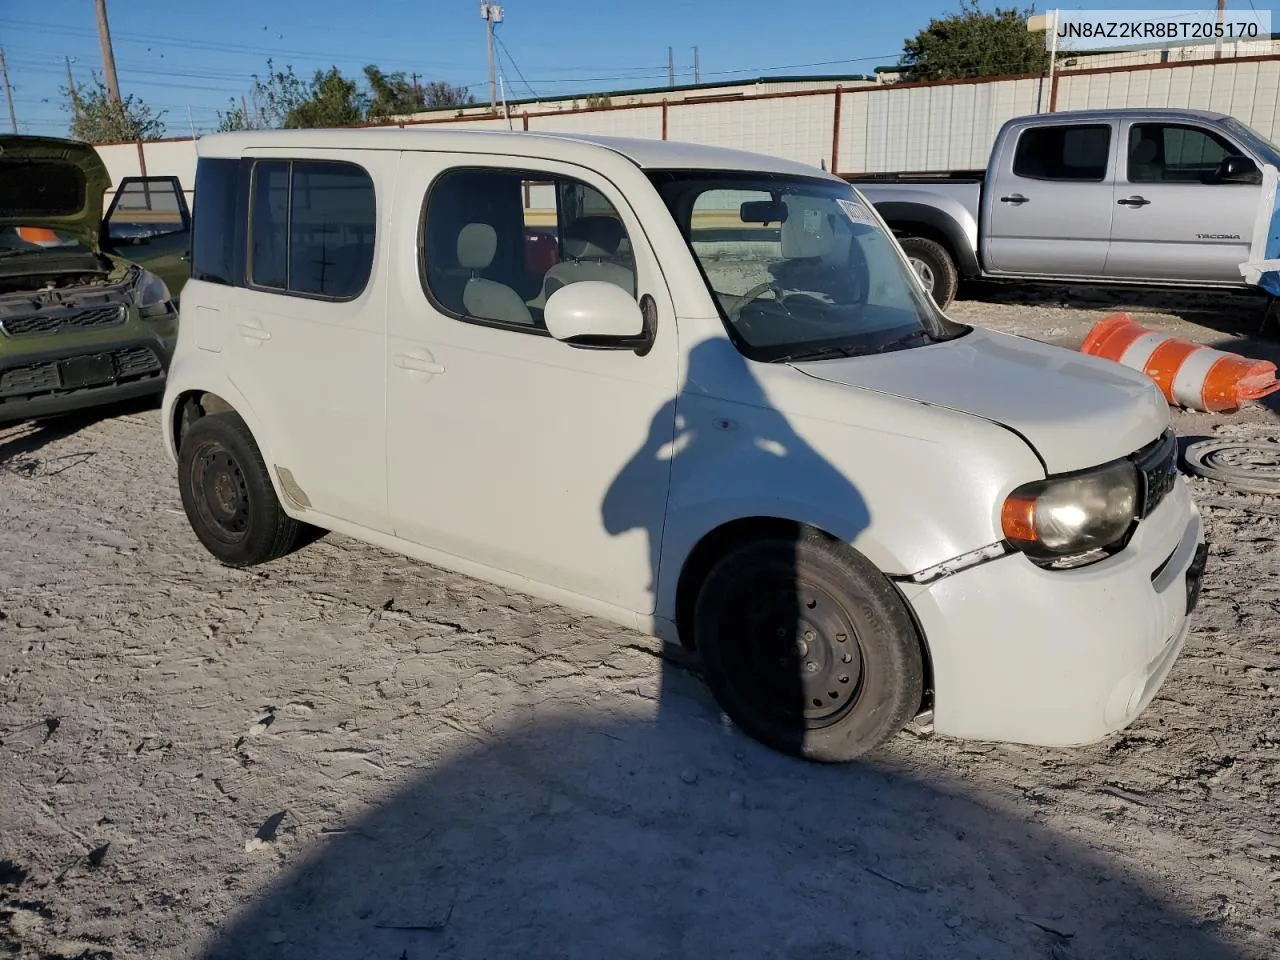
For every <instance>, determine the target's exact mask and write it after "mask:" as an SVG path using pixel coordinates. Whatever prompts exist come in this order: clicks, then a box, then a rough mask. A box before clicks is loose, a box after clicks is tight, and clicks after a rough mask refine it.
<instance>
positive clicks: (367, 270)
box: [249, 160, 377, 300]
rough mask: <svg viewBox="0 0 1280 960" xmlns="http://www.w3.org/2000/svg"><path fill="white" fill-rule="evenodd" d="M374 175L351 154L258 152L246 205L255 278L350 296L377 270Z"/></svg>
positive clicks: (317, 293) (273, 285)
mask: <svg viewBox="0 0 1280 960" xmlns="http://www.w3.org/2000/svg"><path fill="white" fill-rule="evenodd" d="M376 222H377V203H376V197H375V191H374V186H373V180H372V179H371V178H370V176H369V174H368V173H367V172H366V171H365V170H364V169H363V168H362V167H360V166H358V165H356V164H354V163H349V162H346V161H329V160H260V161H258V162H256V163H255V164H254V166H253V175H252V180H251V186H250V213H249V280H250V283H251V285H252V286H255V287H261V288H267V289H271V290H278V291H280V292H282V293H290V294H294V295H298V296H305V297H314V298H319V299H325V300H353V299H355V298H356V297H357V296H359V295H360V293H361V292H362V291H363V290H364V288H365V286H366V285H367V284H368V282H369V277H370V274H371V273H372V271H373V247H374V240H375V234H376Z"/></svg>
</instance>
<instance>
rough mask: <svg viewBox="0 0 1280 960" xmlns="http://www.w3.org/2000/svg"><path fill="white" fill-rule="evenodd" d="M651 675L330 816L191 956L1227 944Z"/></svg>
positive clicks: (537, 716)
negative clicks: (819, 761) (345, 819)
mask: <svg viewBox="0 0 1280 960" xmlns="http://www.w3.org/2000/svg"><path fill="white" fill-rule="evenodd" d="M665 669H666V670H667V671H668V675H666V676H664V678H663V690H664V694H663V701H664V702H663V705H662V707H661V709H660V710H659V711H658V714H657V717H656V719H655V717H654V716H653V715H649V716H647V717H645V718H641V717H637V716H634V715H632V716H625V715H623V714H622V713H616V714H613V715H610V714H609V713H608V712H607V708H605V707H602V706H601V702H600V701H597V703H596V704H595V705H594V707H592V708H587V707H581V708H567V709H565V708H562V709H551V708H548V709H545V710H544V709H543V708H542V707H539V708H537V709H535V708H533V707H530V708H527V709H526V711H525V713H524V715H523V717H521V718H516V719H514V721H513V722H511V723H509V724H507V725H506V727H505V732H504V733H501V734H499V735H497V736H496V738H495V739H493V740H491V741H489V742H485V743H478V744H477V745H475V746H474V747H472V748H470V749H464V750H462V751H460V752H458V753H457V754H456V755H454V756H453V757H452V758H451V759H449V760H447V761H445V762H443V763H441V764H440V765H439V766H437V767H435V768H433V769H431V770H429V771H427V772H425V773H422V774H421V775H419V776H418V778H417V779H415V780H414V781H413V782H411V783H410V784H408V785H407V786H406V787H405V788H404V789H402V790H400V791H399V792H397V793H395V794H393V795H391V796H389V797H388V798H387V799H386V800H385V801H384V802H382V803H381V804H380V805H379V806H378V807H377V808H376V809H374V810H372V811H371V812H370V813H369V814H368V815H367V816H364V817H363V818H361V819H359V820H356V821H354V822H351V823H348V824H345V825H343V826H342V829H341V831H340V832H339V833H337V834H336V835H335V836H334V837H333V839H331V840H328V841H326V842H324V843H323V844H322V845H321V846H320V848H319V849H318V850H316V851H315V852H314V853H312V854H311V855H310V856H306V857H304V858H303V859H302V860H301V861H300V862H298V863H297V864H296V865H295V866H294V867H293V869H291V870H290V871H289V873H288V874H287V875H286V876H284V877H282V878H281V880H280V881H279V882H278V883H276V884H275V885H274V886H273V887H271V888H270V889H267V890H263V891H261V892H260V893H259V894H257V895H256V897H255V898H254V899H253V900H252V902H251V903H250V904H249V905H248V907H247V909H246V910H245V911H244V912H243V913H242V914H241V915H240V916H239V917H238V919H236V920H234V922H232V923H231V924H230V925H228V926H227V927H226V928H225V929H224V930H222V931H221V932H220V933H219V934H217V935H216V937H215V938H214V940H213V941H212V942H211V943H209V944H207V945H206V947H205V949H204V950H203V952H200V953H198V954H197V955H198V956H200V957H202V958H203V960H215V958H227V960H232V958H234V960H253V958H259V957H262V958H266V957H271V958H278V960H293V958H298V960H301V958H306V960H337V958H343V960H346V958H353V957H362V958H385V960H418V958H424V957H459V958H461V957H467V958H471V957H474V958H480V957H485V958H490V957H529V958H534V957H558V958H568V957H583V958H588V957H590V958H598V957H605V956H608V957H613V958H619V960H623V958H632V957H634V958H640V957H644V958H652V957H717V958H719V957H751V958H760V957H787V958H791V957H794V958H815V957H816V958H829V960H835V958H842V960H843V958H855V957H865V958H877V960H887V958H908V957H911V958H917V957H939V958H958V957H983V958H988V960H1003V958H1009V960H1013V958H1026V957H1043V958H1050V957H1052V958H1057V960H1066V958H1077V957H1078V958H1100V957H1116V958H1119V957H1124V958H1134V960H1139V958H1150V960H1156V958H1160V960H1174V958H1187V960H1192V958H1194V960H1228V958H1237V957H1243V956H1244V954H1242V953H1237V952H1236V951H1235V949H1234V948H1232V947H1231V946H1229V945H1227V944H1226V943H1224V942H1223V941H1221V940H1220V939H1218V938H1217V936H1216V935H1215V933H1214V931H1213V930H1212V929H1210V928H1207V927H1205V926H1203V925H1197V924H1196V923H1195V922H1194V921H1193V920H1192V918H1191V917H1189V916H1188V915H1187V914H1186V913H1184V912H1183V911H1182V910H1180V909H1179V908H1178V907H1177V906H1175V905H1173V903H1172V902H1171V900H1170V899H1169V898H1170V897H1171V896H1172V895H1175V894H1176V891H1157V890H1155V889H1153V888H1152V886H1150V881H1149V880H1148V881H1144V879H1143V878H1140V877H1135V876H1130V875H1126V873H1125V872H1124V871H1123V870H1122V869H1121V868H1120V867H1119V866H1118V865H1117V864H1116V863H1115V862H1113V861H1112V860H1110V859H1108V857H1106V856H1104V855H1100V854H1098V853H1095V852H1093V851H1090V850H1087V849H1082V848H1080V847H1079V846H1077V845H1076V844H1075V843H1074V842H1073V841H1072V840H1071V839H1069V838H1065V837H1061V836H1056V835H1054V834H1053V833H1052V832H1050V831H1048V830H1046V829H1045V828H1043V827H1041V826H1039V825H1037V824H1036V823H1034V822H1033V821H1031V820H1029V819H1028V818H1027V817H1026V816H1025V815H1024V814H1023V813H1021V812H1018V811H1017V810H1015V809H1013V808H1011V807H1008V806H1005V805H1004V804H1003V803H997V802H992V801H990V800H982V799H979V798H978V797H977V796H975V795H974V793H973V790H972V788H971V787H969V786H967V785H966V784H964V783H962V782H959V781H953V780H951V779H949V778H948V777H946V776H945V775H938V776H936V777H935V776H933V775H930V776H928V777H922V776H920V775H919V774H917V773H911V772H906V771H904V770H903V769H900V768H898V766H897V765H896V764H895V763H894V762H893V761H892V760H891V759H883V758H882V759H881V760H880V761H879V762H873V763H869V764H866V765H862V766H844V767H838V766H818V765H814V764H806V763H804V762H802V761H798V760H791V759H789V758H786V757H783V756H781V755H779V754H775V753H772V752H771V751H769V750H767V749H765V748H763V747H760V746H759V745H757V744H755V743H754V742H753V741H750V740H748V739H746V738H745V737H743V736H742V735H741V734H739V733H738V732H737V731H735V730H733V729H730V728H726V727H724V726H722V725H721V724H720V723H718V722H717V720H716V715H715V711H714V710H713V709H711V707H710V699H709V696H708V695H707V694H706V693H705V692H704V691H703V689H702V687H701V685H700V684H699V683H698V681H697V680H696V678H694V677H693V676H691V675H689V674H687V673H685V672H683V671H681V670H678V669H676V668H673V667H666V668H665ZM890 753H892V751H890ZM695 771H696V773H695ZM286 823H287V820H286ZM335 826H336V825H335Z"/></svg>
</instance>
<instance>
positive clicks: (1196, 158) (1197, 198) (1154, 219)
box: [1107, 121, 1262, 284]
mask: <svg viewBox="0 0 1280 960" xmlns="http://www.w3.org/2000/svg"><path fill="white" fill-rule="evenodd" d="M1124 143H1125V159H1124V162H1123V163H1122V164H1121V166H1120V169H1119V170H1118V171H1117V175H1116V182H1115V187H1114V190H1113V206H1114V207H1115V213H1114V219H1113V220H1112V226H1111V252H1110V255H1109V256H1108V258H1107V276H1108V277H1112V278H1115V279H1129V280H1190V281H1197V282H1208V283H1237V284H1238V283H1242V282H1243V281H1242V279H1241V276H1240V270H1239V269H1238V265H1239V264H1241V263H1244V262H1245V261H1246V260H1248V259H1249V242H1250V240H1251V238H1252V236H1253V223H1254V218H1255V216H1256V215H1257V212H1258V204H1259V203H1261V201H1262V187H1261V186H1258V185H1255V184H1248V183H1223V182H1221V181H1217V180H1216V179H1215V176H1214V174H1215V172H1216V171H1217V169H1218V165H1219V164H1221V163H1222V160H1223V158H1225V157H1229V156H1246V154H1245V152H1244V151H1243V150H1241V149H1240V148H1239V147H1238V146H1236V145H1235V144H1233V143H1232V142H1231V141H1230V140H1228V139H1227V137H1226V136H1224V135H1223V134H1222V133H1220V132H1218V131H1216V130H1210V129H1209V128H1207V127H1205V126H1201V125H1199V124H1192V123H1185V122H1181V123H1164V122H1158V121H1126V123H1125V124H1124Z"/></svg>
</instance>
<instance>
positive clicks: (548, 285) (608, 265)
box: [533, 216, 636, 307]
mask: <svg viewBox="0 0 1280 960" xmlns="http://www.w3.org/2000/svg"><path fill="white" fill-rule="evenodd" d="M625 238H626V228H625V227H623V225H622V221H620V220H618V219H617V218H616V217H602V216H585V217H578V218H577V219H576V220H574V221H573V222H572V223H571V224H569V226H568V227H567V228H566V229H565V232H564V252H565V259H564V260H561V261H560V262H559V263H557V264H555V265H554V266H553V267H551V269H550V270H548V271H547V273H546V276H545V277H543V280H542V293H541V295H540V296H539V297H538V299H537V300H535V301H533V304H534V306H538V307H542V306H545V304H546V302H547V300H548V299H550V297H551V295H552V294H553V293H555V292H556V291H557V290H559V289H560V288H561V287H564V286H568V285H569V284H571V283H579V282H581V281H583V280H603V281H605V282H607V283H612V284H615V285H616V286H618V287H621V288H622V289H623V290H625V291H627V293H629V294H630V295H631V296H633V297H634V296H635V293H636V275H635V272H634V271H633V270H631V269H630V268H629V267H628V266H626V265H624V264H623V263H622V262H621V260H622V257H621V255H620V254H619V253H618V250H619V248H620V247H621V245H622V241H623V240H624V239H625Z"/></svg>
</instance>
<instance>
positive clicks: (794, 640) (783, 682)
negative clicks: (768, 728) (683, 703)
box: [721, 568, 865, 730]
mask: <svg viewBox="0 0 1280 960" xmlns="http://www.w3.org/2000/svg"><path fill="white" fill-rule="evenodd" d="M794 576H795V575H794V571H791V572H790V574H789V576H788V575H787V574H786V573H784V572H783V571H781V570H778V569H776V568H775V569H774V570H770V571H768V573H767V574H766V575H764V576H760V575H756V576H752V575H750V574H748V575H747V576H745V577H743V578H742V579H741V580H740V581H739V584H738V587H737V589H736V590H735V591H734V593H735V596H734V597H733V598H732V600H733V602H732V605H731V607H730V609H731V610H732V611H733V613H732V614H731V615H730V616H729V617H728V618H727V621H728V622H725V623H722V626H721V629H722V630H723V631H724V634H723V635H724V637H725V639H726V641H727V642H728V646H729V649H728V651H727V654H726V655H727V657H728V658H729V660H730V662H729V663H728V664H727V669H728V673H729V675H730V681H731V682H732V683H733V685H734V686H735V687H736V688H737V690H738V693H739V694H740V695H741V697H742V698H743V700H744V701H745V702H746V704H747V705H748V706H749V707H750V709H752V710H753V711H755V712H757V713H759V714H762V715H764V716H765V717H767V718H768V719H769V720H770V721H771V722H773V723H778V724H782V725H785V726H787V727H792V728H803V729H806V730H814V729H819V728H822V727H826V726H830V725H831V724H833V723H836V722H838V721H839V720H841V719H843V718H844V717H845V716H847V715H848V714H849V713H850V712H851V711H852V710H853V709H854V708H855V707H856V705H857V703H858V701H859V699H860V697H861V693H862V690H863V680H864V676H865V668H864V665H863V656H862V649H861V646H860V644H859V642H858V636H857V633H856V631H855V629H854V626H853V623H852V621H851V620H850V618H849V615H848V614H847V613H846V612H845V611H844V608H843V606H842V605H841V604H840V603H839V602H838V601H837V600H836V599H835V597H834V595H833V594H832V593H831V592H830V591H829V590H827V589H825V588H824V587H823V586H822V585H821V584H819V583H806V582H801V583H798V584H797V583H795V580H794Z"/></svg>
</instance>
